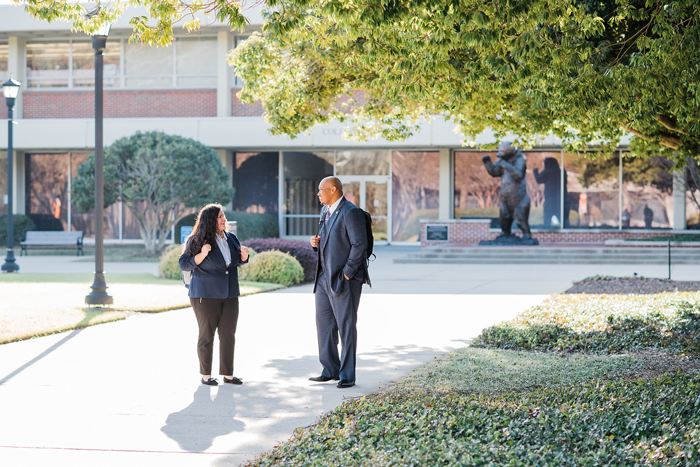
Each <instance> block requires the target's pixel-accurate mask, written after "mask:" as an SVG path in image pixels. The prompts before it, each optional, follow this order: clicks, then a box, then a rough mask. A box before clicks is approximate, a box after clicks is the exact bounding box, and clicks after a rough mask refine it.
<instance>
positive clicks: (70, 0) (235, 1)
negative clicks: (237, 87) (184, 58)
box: [12, 0, 261, 46]
mask: <svg viewBox="0 0 700 467" xmlns="http://www.w3.org/2000/svg"><path fill="white" fill-rule="evenodd" d="M258 1H261V0H258ZM12 2H13V3H15V4H16V5H21V6H24V9H25V10H26V11H27V12H28V13H29V14H30V15H31V16H32V17H34V18H37V19H40V20H44V21H48V22H53V21H68V22H70V23H71V25H72V27H73V29H75V30H77V31H82V32H85V33H88V34H91V33H94V32H95V31H96V30H97V29H98V28H99V27H100V26H101V25H103V24H104V23H106V22H109V23H113V22H115V21H116V20H117V19H118V18H119V17H120V16H122V15H123V14H124V13H125V10H126V7H127V6H137V7H144V8H145V9H146V10H147V12H148V15H146V16H133V17H132V18H131V19H130V20H129V24H131V26H132V27H133V31H134V33H133V35H132V37H131V40H135V41H137V42H143V43H145V44H149V45H161V46H165V45H168V44H170V43H171V42H172V40H173V27H174V26H177V25H178V24H181V25H182V27H183V28H185V29H186V30H187V31H188V32H193V31H197V30H199V29H201V28H202V27H206V25H207V23H206V22H205V24H204V25H202V18H212V17H213V18H212V19H214V18H215V19H216V20H218V21H219V22H221V23H224V24H227V25H228V26H230V27H231V29H240V30H243V29H244V28H245V26H246V24H247V23H248V20H247V19H246V17H245V16H244V15H243V12H242V10H243V6H244V3H245V1H243V0H241V1H239V0H193V1H183V0H112V1H109V2H106V3H105V4H102V3H101V2H99V1H98V2H95V3H94V5H96V6H98V7H99V8H97V9H96V11H95V10H91V11H90V13H93V12H94V14H88V7H86V5H85V4H82V3H79V2H77V1H75V0H12ZM253 2H255V0H253Z"/></svg>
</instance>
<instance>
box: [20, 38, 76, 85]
mask: <svg viewBox="0 0 700 467" xmlns="http://www.w3.org/2000/svg"><path fill="white" fill-rule="evenodd" d="M69 60H70V43H69V42H67V41H66V42H31V43H28V44H27V78H28V80H29V87H68V78H69V74H70V70H69V65H70V63H69Z"/></svg>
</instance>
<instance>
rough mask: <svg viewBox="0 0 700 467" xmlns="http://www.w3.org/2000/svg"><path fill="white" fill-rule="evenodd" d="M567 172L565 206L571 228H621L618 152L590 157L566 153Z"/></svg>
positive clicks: (565, 168) (565, 167)
mask: <svg viewBox="0 0 700 467" xmlns="http://www.w3.org/2000/svg"><path fill="white" fill-rule="evenodd" d="M564 173H566V177H567V193H566V201H565V207H566V208H567V212H568V213H569V215H568V221H569V224H570V225H571V228H573V229H578V228H580V229H590V228H597V229H601V228H603V229H604V228H619V226H620V157H619V155H618V154H613V155H612V156H610V157H608V158H597V159H590V158H588V157H586V156H585V155H579V154H565V155H564ZM565 218H566V215H565Z"/></svg>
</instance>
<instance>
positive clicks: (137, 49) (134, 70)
mask: <svg viewBox="0 0 700 467" xmlns="http://www.w3.org/2000/svg"><path fill="white" fill-rule="evenodd" d="M124 68H125V70H124V72H125V74H126V75H127V76H143V75H169V76H172V74H173V49H171V48H169V47H150V46H147V45H142V44H136V43H131V44H128V43H127V44H125V56H124ZM169 85H172V81H171V82H170V83H169Z"/></svg>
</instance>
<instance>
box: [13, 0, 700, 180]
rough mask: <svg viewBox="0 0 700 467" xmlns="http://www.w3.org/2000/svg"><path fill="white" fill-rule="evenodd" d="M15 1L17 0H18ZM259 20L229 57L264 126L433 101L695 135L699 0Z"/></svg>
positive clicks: (672, 142)
mask: <svg viewBox="0 0 700 467" xmlns="http://www.w3.org/2000/svg"><path fill="white" fill-rule="evenodd" d="M16 1H17V2H19V0H16ZM27 3H28V6H26V8H27V10H28V11H30V12H31V13H32V14H34V15H36V16H37V17H39V18H43V19H47V20H56V19H67V20H71V21H74V27H75V28H77V29H80V30H86V29H89V28H91V27H94V26H95V25H96V23H97V22H101V21H106V20H111V19H113V18H114V17H116V16H117V15H119V14H121V13H122V12H123V6H124V5H125V4H127V3H128V4H133V5H142V6H145V7H146V8H147V9H148V12H149V15H150V17H151V18H152V19H154V20H156V24H155V25H153V26H149V23H148V18H147V17H136V18H132V20H131V24H132V25H133V26H134V36H133V37H134V38H135V39H136V40H140V41H143V42H146V43H149V44H159V45H164V44H167V43H169V41H170V40H171V39H172V27H173V24H174V23H176V22H177V21H184V24H185V27H186V28H188V29H190V30H195V29H197V28H199V27H202V25H201V23H200V22H199V20H198V19H197V14H198V13H200V12H205V11H207V12H209V13H211V14H214V15H216V17H217V19H219V20H220V21H223V22H224V23H226V24H229V25H230V26H231V27H232V28H242V27H243V26H244V25H245V23H246V20H245V18H244V17H243V11H242V8H241V3H239V2H236V1H234V0H214V1H194V2H191V3H184V2H181V1H180V0H121V1H119V0H118V1H116V2H110V3H109V4H108V5H107V6H106V7H105V8H104V9H103V13H101V15H102V16H97V17H96V18H95V19H93V20H91V21H90V22H85V21H84V20H81V19H79V18H78V16H79V13H81V11H80V9H81V8H82V7H80V6H79V5H73V4H71V3H69V2H68V0H55V1H54V0H51V1H49V0H28V2H27ZM266 3H267V4H268V6H269V10H268V13H267V21H266V24H265V26H264V29H263V34H257V33H255V34H253V36H252V37H251V38H250V39H248V40H247V41H245V42H244V43H243V44H242V45H240V46H239V47H238V48H237V49H236V50H235V51H234V52H233V53H232V55H231V58H230V60H231V63H232V64H233V65H235V66H236V68H237V73H238V74H239V75H240V76H241V77H242V78H243V80H244V82H245V85H244V88H243V90H242V91H241V92H240V98H241V100H243V101H246V102H252V101H254V100H257V99H260V100H262V103H263V107H264V110H265V116H266V118H267V120H268V121H269V122H270V123H271V125H272V132H273V133H275V134H279V133H285V134H288V135H291V136H295V135H298V134H299V133H301V132H303V131H306V130H308V129H309V128H311V127H312V126H313V125H315V124H317V123H324V122H327V121H329V120H331V119H338V120H341V121H348V122H349V123H350V124H351V131H350V134H351V135H354V136H355V137H357V138H360V139H362V138H368V137H374V136H382V137H384V138H387V139H389V140H397V139H402V138H405V137H406V136H408V135H410V134H411V133H412V132H413V131H415V129H416V128H417V126H418V125H419V124H420V122H421V117H429V116H434V115H442V116H444V117H446V118H448V119H450V120H452V121H454V122H455V123H456V124H457V126H458V129H459V130H460V131H461V133H462V134H463V135H464V136H465V141H466V142H469V141H473V140H474V138H475V137H476V135H478V134H480V133H481V132H483V131H484V130H485V129H487V128H491V129H493V130H494V131H495V136H496V138H499V139H500V138H503V137H505V136H506V135H507V134H509V133H513V134H515V135H516V136H517V141H516V142H518V143H519V144H523V145H528V144H536V143H537V141H538V139H539V138H540V137H541V136H542V135H547V134H548V133H550V132H551V133H553V134H554V135H556V136H558V137H560V138H562V140H563V141H564V142H565V143H566V144H568V145H569V149H571V150H584V149H585V148H586V145H587V144H588V143H590V142H594V141H598V142H602V143H603V146H602V148H603V152H604V153H605V152H609V151H611V150H612V148H614V147H615V146H616V145H617V144H618V142H619V139H620V137H621V136H622V135H623V134H625V133H632V134H634V135H635V136H636V138H634V140H633V144H632V146H631V147H632V149H633V151H634V152H636V153H638V154H646V153H649V154H653V155H660V156H665V157H667V158H670V159H672V160H674V161H675V163H676V164H677V165H678V166H682V165H684V164H685V161H686V158H688V157H696V155H697V154H698V152H699V149H700V148H698V145H699V144H698V138H699V137H700V89H699V86H700V84H699V83H700V80H699V79H698V78H699V76H698V75H699V73H700V68H699V67H700V24H699V18H700V12H699V11H698V9H699V8H700V5H699V4H698V3H697V1H695V0H664V1H661V0H459V1H457V0H377V1H374V2H355V1H342V0H320V1H319V0H314V1H311V0H267V2H266Z"/></svg>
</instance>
